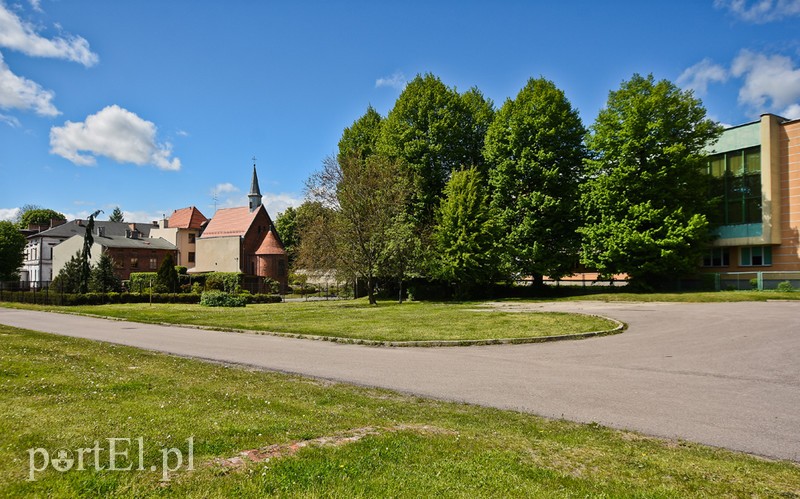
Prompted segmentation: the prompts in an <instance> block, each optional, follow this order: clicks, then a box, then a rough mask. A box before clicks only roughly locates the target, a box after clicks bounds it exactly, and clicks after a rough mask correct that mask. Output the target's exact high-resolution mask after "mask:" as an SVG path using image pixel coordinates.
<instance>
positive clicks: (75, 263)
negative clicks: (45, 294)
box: [50, 251, 81, 293]
mask: <svg viewBox="0 0 800 499" xmlns="http://www.w3.org/2000/svg"><path fill="white" fill-rule="evenodd" d="M50 288H51V289H54V290H57V291H59V292H62V293H79V292H80V290H81V252H80V251H78V252H77V253H75V254H74V255H73V256H72V258H70V259H69V260H68V261H67V263H65V264H64V266H63V267H61V270H59V271H58V275H56V277H55V278H54V279H53V282H52V283H50Z"/></svg>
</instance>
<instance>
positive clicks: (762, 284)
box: [756, 272, 764, 291]
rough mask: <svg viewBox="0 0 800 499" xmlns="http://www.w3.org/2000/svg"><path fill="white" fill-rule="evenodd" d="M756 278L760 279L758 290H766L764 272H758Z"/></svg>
mask: <svg viewBox="0 0 800 499" xmlns="http://www.w3.org/2000/svg"><path fill="white" fill-rule="evenodd" d="M756 279H757V280H758V290H759V291H764V273H763V272H758V273H757V274H756Z"/></svg>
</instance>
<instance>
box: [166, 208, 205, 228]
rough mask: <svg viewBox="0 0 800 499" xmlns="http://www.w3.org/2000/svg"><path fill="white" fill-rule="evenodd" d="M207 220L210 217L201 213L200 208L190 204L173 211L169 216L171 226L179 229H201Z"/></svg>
mask: <svg viewBox="0 0 800 499" xmlns="http://www.w3.org/2000/svg"><path fill="white" fill-rule="evenodd" d="M206 220H208V219H207V218H206V217H205V215H203V214H202V213H200V210H198V209H197V208H195V207H194V206H190V207H188V208H181V209H180V210H175V211H173V212H172V215H171V216H170V217H169V227H170V228H172V227H175V228H178V229H199V228H200V227H201V226H202V225H203V222H205V221H206Z"/></svg>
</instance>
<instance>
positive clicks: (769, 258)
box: [764, 246, 772, 265]
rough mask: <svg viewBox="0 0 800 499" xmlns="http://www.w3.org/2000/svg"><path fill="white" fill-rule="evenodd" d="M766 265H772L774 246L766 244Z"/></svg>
mask: <svg viewBox="0 0 800 499" xmlns="http://www.w3.org/2000/svg"><path fill="white" fill-rule="evenodd" d="M764 265H772V246H764Z"/></svg>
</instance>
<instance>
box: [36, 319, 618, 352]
mask: <svg viewBox="0 0 800 499" xmlns="http://www.w3.org/2000/svg"><path fill="white" fill-rule="evenodd" d="M51 312H52V313H62V314H69V315H80V316H83V317H92V318H96V319H106V320H112V321H119V322H130V323H132V324H153V325H156V326H171V327H182V328H186V329H200V330H204V331H221V332H224V333H245V334H260V335H263V336H277V337H280V338H294V339H298V340H314V341H330V342H331V343H341V344H345V345H364V346H373V347H422V348H425V347H428V348H430V347H468V346H484V345H521V344H525V343H546V342H551V341H566V340H583V339H587V338H594V337H599V336H610V335H613V334H619V333H621V332H623V331H625V330H626V329H627V328H628V325H627V324H625V323H624V322H622V321H618V320H617V319H612V318H611V317H606V316H603V315H599V314H584V313H580V312H567V313H571V314H575V315H585V316H588V317H597V318H600V319H605V320H607V321H611V322H613V323H615V324H616V326H615V327H614V328H612V329H606V330H603V331H590V332H588V333H575V334H562V335H558V336H533V337H527V338H490V339H483V340H409V341H385V340H369V339H363V338H341V337H338V336H319V335H314V334H302V333H281V332H277V331H258V330H255V329H238V328H228V327H219V326H203V325H199V324H172V323H169V322H138V321H131V320H129V319H125V318H122V317H107V316H103V315H97V314H87V313H82V312H68V311H51ZM530 313H536V312H530Z"/></svg>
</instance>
